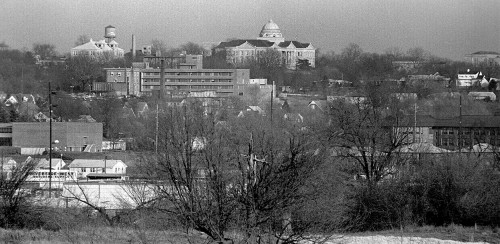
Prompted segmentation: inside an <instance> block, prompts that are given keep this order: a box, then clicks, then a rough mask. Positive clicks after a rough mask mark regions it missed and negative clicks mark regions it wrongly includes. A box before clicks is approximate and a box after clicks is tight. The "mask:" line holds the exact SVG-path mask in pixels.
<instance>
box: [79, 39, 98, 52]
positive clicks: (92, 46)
mask: <svg viewBox="0 0 500 244" xmlns="http://www.w3.org/2000/svg"><path fill="white" fill-rule="evenodd" d="M92 49H93V50H101V49H100V48H98V47H97V46H96V45H95V42H94V41H92V40H90V41H89V42H87V43H84V44H82V45H80V46H76V47H74V48H72V50H92Z"/></svg>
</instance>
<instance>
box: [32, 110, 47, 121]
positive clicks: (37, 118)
mask: <svg viewBox="0 0 500 244" xmlns="http://www.w3.org/2000/svg"><path fill="white" fill-rule="evenodd" d="M34 117H35V121H38V122H49V116H48V115H46V114H45V113H43V112H38V113H37V114H35V116H34Z"/></svg>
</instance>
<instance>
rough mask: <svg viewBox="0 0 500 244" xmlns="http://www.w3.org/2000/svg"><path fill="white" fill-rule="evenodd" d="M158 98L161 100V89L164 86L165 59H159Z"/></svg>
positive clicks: (162, 94)
mask: <svg viewBox="0 0 500 244" xmlns="http://www.w3.org/2000/svg"><path fill="white" fill-rule="evenodd" d="M160 65H161V67H160V100H162V101H163V96H164V93H163V89H164V87H165V60H164V59H161V61H160Z"/></svg>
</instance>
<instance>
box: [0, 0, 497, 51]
mask: <svg viewBox="0 0 500 244" xmlns="http://www.w3.org/2000/svg"><path fill="white" fill-rule="evenodd" d="M499 12H500V1H499V0H322V1H320V0H164V1H161V0H134V1H130V0H43V1H41V0H39V1H37V0H2V1H1V2H0V42H2V41H4V42H5V43H6V44H7V45H9V46H10V47H11V48H16V49H22V48H26V49H31V48H32V46H33V43H50V44H53V45H55V46H56V48H57V51H58V52H60V53H67V52H69V50H70V49H71V48H72V47H73V46H74V43H75V41H76V40H77V38H78V36H80V35H82V34H85V35H87V36H89V37H91V38H93V39H94V40H100V39H103V36H104V27H106V26H108V25H113V26H115V27H116V35H117V37H116V41H117V42H118V43H119V46H120V47H121V48H123V49H125V50H126V51H128V50H130V48H131V39H132V38H131V36H132V34H135V36H136V40H137V46H138V48H140V47H141V46H142V45H146V44H149V43H151V40H153V39H159V40H162V41H164V42H165V43H166V44H167V45H168V46H170V47H176V46H178V45H180V44H183V43H186V42H189V41H191V42H195V43H199V44H201V43H208V42H220V41H225V40H227V39H229V38H239V39H254V38H256V37H257V36H258V34H259V33H260V30H261V28H262V26H263V25H264V24H265V23H266V22H267V21H268V20H269V19H272V20H273V21H274V22H275V23H276V24H278V26H279V27H280V29H281V32H282V33H283V36H284V37H285V39H286V40H296V41H300V42H310V43H312V45H313V46H314V47H316V48H318V49H319V52H320V53H327V52H331V51H333V52H335V53H340V52H341V50H342V49H343V48H344V47H346V46H347V45H348V44H349V43H357V44H358V45H360V46H361V48H362V49H363V50H364V51H366V52H376V53H384V52H385V51H386V50H387V49H389V48H394V47H397V48H400V49H401V50H403V51H406V50H407V49H409V48H413V47H421V48H423V49H425V50H427V51H429V52H431V53H432V54H434V55H436V56H440V57H445V58H450V59H454V60H461V59H463V56H464V55H465V54H469V53H472V52H476V51H496V52H500V17H499V14H498V13H499Z"/></svg>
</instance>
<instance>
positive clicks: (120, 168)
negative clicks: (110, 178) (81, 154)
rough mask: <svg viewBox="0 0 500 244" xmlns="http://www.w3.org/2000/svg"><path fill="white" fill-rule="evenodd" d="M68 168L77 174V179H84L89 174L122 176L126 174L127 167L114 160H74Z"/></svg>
mask: <svg viewBox="0 0 500 244" xmlns="http://www.w3.org/2000/svg"><path fill="white" fill-rule="evenodd" d="M68 167H69V170H70V171H73V172H76V173H77V176H78V178H84V177H87V175H88V174H91V173H93V174H117V175H118V174H120V175H123V174H126V173H127V167H128V166H127V165H126V164H125V163H123V162H122V161H121V160H114V159H75V160H73V162H71V164H70V165H69V166H68Z"/></svg>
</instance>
